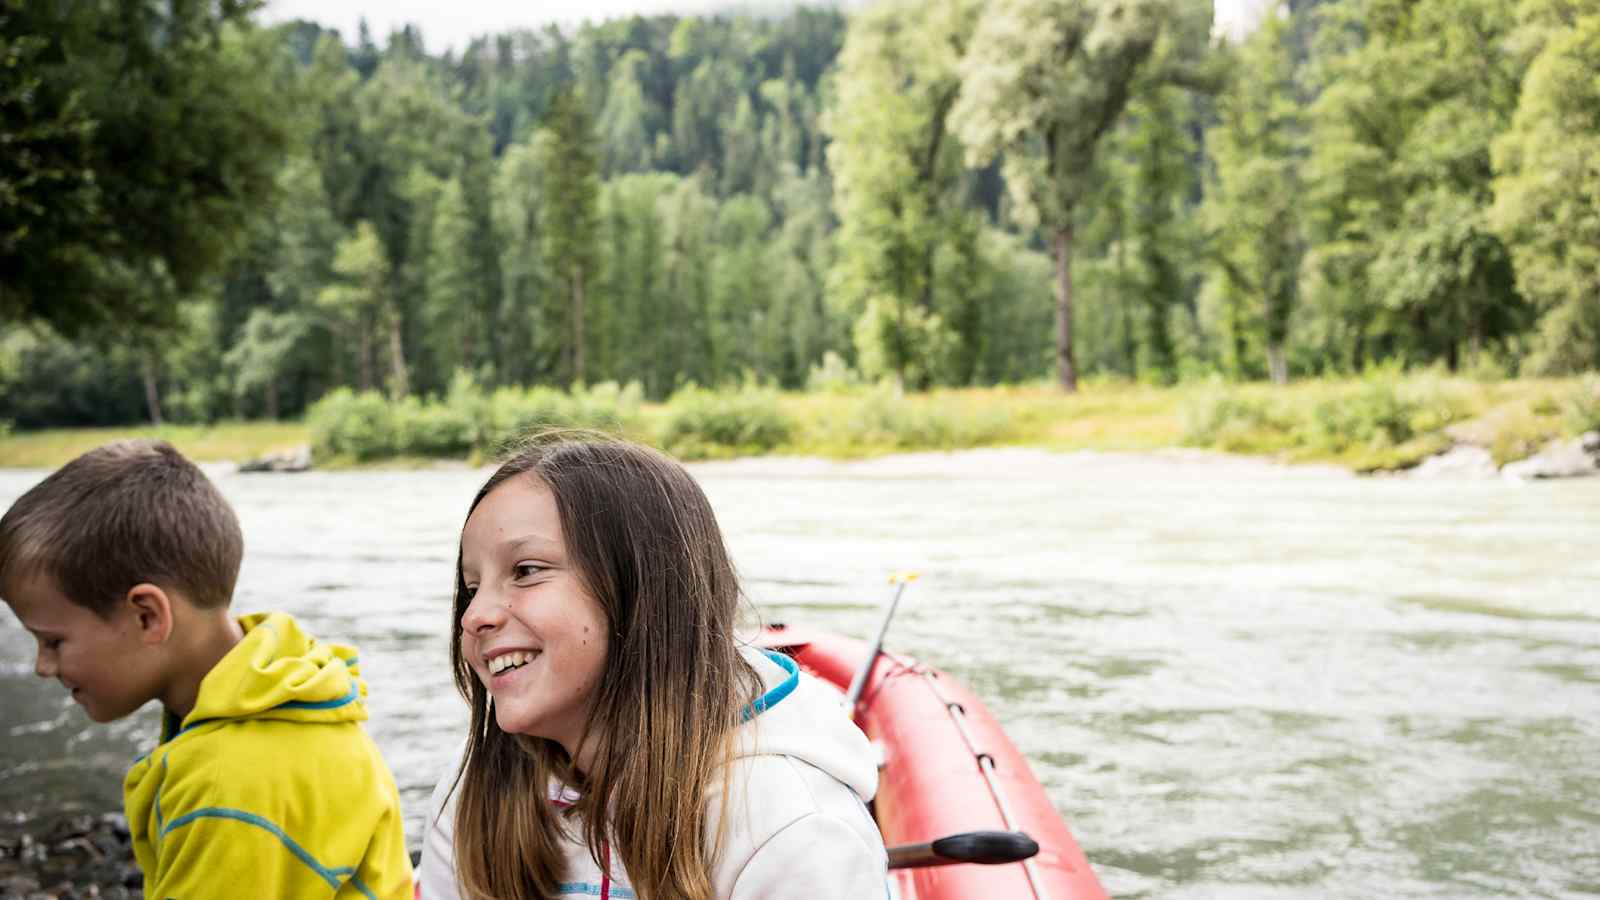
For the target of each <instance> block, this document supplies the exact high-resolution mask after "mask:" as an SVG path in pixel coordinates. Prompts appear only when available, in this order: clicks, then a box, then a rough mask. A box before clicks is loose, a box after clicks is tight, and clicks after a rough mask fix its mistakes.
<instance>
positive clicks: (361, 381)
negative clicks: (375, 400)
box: [356, 316, 373, 393]
mask: <svg viewBox="0 0 1600 900" xmlns="http://www.w3.org/2000/svg"><path fill="white" fill-rule="evenodd" d="M372 327H373V323H372V322H370V321H367V317H366V316H362V322H361V324H359V325H357V326H356V366H357V371H358V372H359V375H358V376H357V382H356V387H357V388H358V389H359V390H360V391H361V392H362V393H366V392H367V391H370V390H372Z"/></svg>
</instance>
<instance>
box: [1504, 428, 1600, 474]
mask: <svg viewBox="0 0 1600 900" xmlns="http://www.w3.org/2000/svg"><path fill="white" fill-rule="evenodd" d="M1500 474H1501V475H1503V476H1505V477H1506V478H1509V479H1511V480H1513V481H1524V480H1527V479H1532V478H1582V477H1586V476H1591V475H1600V432H1596V431H1591V432H1588V433H1587V434H1585V435H1583V436H1582V437H1579V438H1574V439H1573V440H1570V441H1556V442H1555V443H1552V444H1550V445H1549V446H1547V447H1545V448H1544V449H1543V450H1541V451H1540V452H1539V453H1537V454H1535V455H1533V456H1530V457H1528V458H1527V459H1524V460H1518V461H1517V462H1514V463H1507V464H1506V465H1505V466H1504V467H1503V468H1501V469H1500Z"/></svg>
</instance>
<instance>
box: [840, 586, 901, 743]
mask: <svg viewBox="0 0 1600 900" xmlns="http://www.w3.org/2000/svg"><path fill="white" fill-rule="evenodd" d="M896 580H897V581H898V582H899V585H898V586H897V587H896V588H895V590H894V597H893V598H891V599H890V600H889V608H888V609H886V610H884V611H883V621H882V622H879V623H878V637H877V639H875V640H874V641H873V642H872V650H871V652H869V653H868V654H867V658H866V660H865V661H864V662H862V663H861V668H859V669H857V670H856V674H855V677H854V678H852V679H850V689H849V690H848V691H845V693H844V708H845V709H847V710H849V711H850V712H851V713H852V714H853V713H854V712H855V709H856V701H858V700H860V699H861V692H862V690H864V689H865V688H866V686H867V676H868V675H870V674H872V664H873V663H875V662H877V661H878V654H880V653H882V652H883V639H884V636H885V635H887V634H888V633H889V623H890V622H891V621H893V619H894V611H895V609H896V608H897V607H899V606H900V595H901V594H904V593H905V592H906V585H907V584H909V583H910V582H911V579H910V578H898V579H896Z"/></svg>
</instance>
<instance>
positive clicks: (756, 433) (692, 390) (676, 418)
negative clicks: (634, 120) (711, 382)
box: [661, 385, 793, 458]
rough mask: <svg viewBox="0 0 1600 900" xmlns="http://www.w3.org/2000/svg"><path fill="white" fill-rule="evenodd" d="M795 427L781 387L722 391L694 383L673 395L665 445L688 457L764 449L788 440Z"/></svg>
mask: <svg viewBox="0 0 1600 900" xmlns="http://www.w3.org/2000/svg"><path fill="white" fill-rule="evenodd" d="M792 431H793V425H792V424H791V423H790V421H789V419H788V417H787V416H785V415H784V414H783V411H782V410H780V409H779V408H778V395H777V392H776V391H773V390H770V389H766V388H759V387H755V386H754V385H746V386H745V387H743V388H741V389H739V390H738V391H722V392H718V391H709V390H706V389H705V388H701V387H697V386H695V385H689V386H687V387H684V388H680V389H679V390H677V391H676V392H674V393H673V395H672V396H671V397H669V398H668V399H667V417H666V420H665V422H664V423H663V424H662V428H661V445H662V447H664V448H665V449H666V450H667V451H668V452H671V453H674V454H677V455H679V456H683V457H688V458H696V457H705V456H726V455H729V454H730V452H731V453H760V452H764V451H767V450H771V449H773V448H774V447H777V446H779V445H781V444H782V443H783V442H784V441H787V440H788V439H789V435H790V433H791V432H792Z"/></svg>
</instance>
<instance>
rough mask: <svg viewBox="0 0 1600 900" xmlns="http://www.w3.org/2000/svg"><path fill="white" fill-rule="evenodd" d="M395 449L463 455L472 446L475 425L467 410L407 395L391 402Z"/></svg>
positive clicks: (413, 453)
mask: <svg viewBox="0 0 1600 900" xmlns="http://www.w3.org/2000/svg"><path fill="white" fill-rule="evenodd" d="M389 412H390V415H391V416H392V417H393V421H394V431H395V441H394V447H395V450H396V451H397V452H399V453H406V454H412V455H415V456H465V455H466V454H467V452H468V451H470V450H471V449H472V447H473V440H474V437H475V435H476V431H477V429H476V427H475V426H474V423H473V420H472V418H471V411H470V410H462V409H457V408H455V407H453V406H448V405H442V404H437V403H428V404H424V403H422V402H421V401H420V400H418V399H417V398H415V397H407V398H405V399H404V400H402V401H400V402H399V403H395V404H392V405H391V407H390V410H389Z"/></svg>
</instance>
